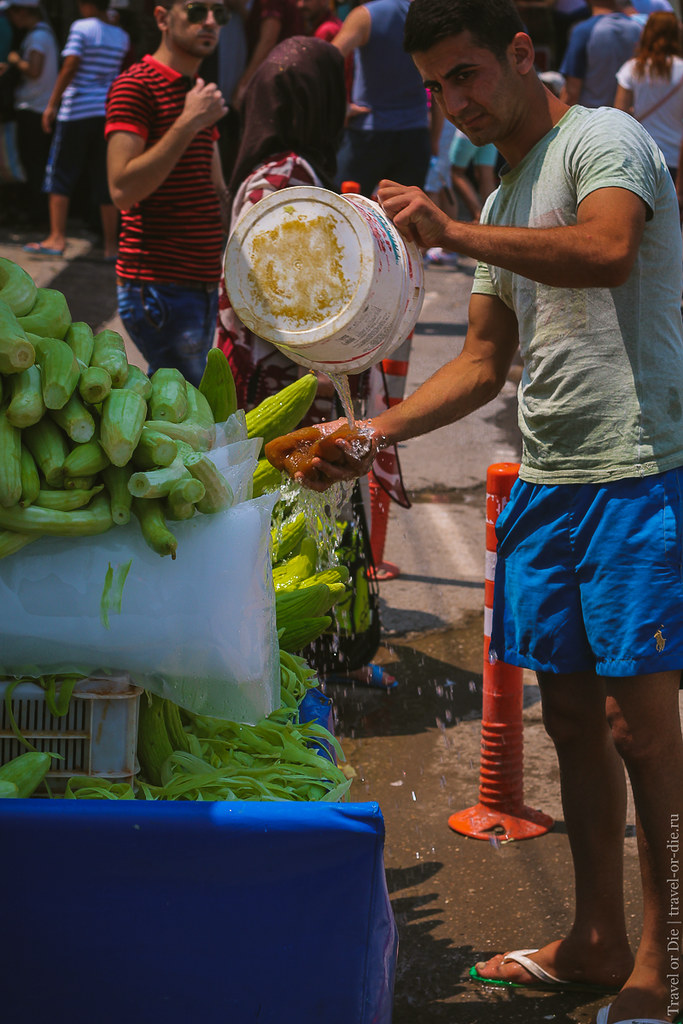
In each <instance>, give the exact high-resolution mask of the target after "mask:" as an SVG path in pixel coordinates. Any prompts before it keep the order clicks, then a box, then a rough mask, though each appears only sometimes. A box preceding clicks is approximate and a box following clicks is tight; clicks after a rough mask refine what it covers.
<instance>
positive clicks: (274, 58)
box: [216, 36, 346, 422]
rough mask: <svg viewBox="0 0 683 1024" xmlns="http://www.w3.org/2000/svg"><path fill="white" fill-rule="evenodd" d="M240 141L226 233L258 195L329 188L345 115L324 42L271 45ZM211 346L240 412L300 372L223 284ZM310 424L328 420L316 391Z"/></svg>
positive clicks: (329, 403)
mask: <svg viewBox="0 0 683 1024" xmlns="http://www.w3.org/2000/svg"><path fill="white" fill-rule="evenodd" d="M241 113H242V129H241V136H240V137H241V141H240V145H239V149H238V152H237V156H236V158H235V165H234V168H233V171H232V175H231V177H230V182H229V185H228V192H229V201H230V203H231V214H230V218H231V221H230V229H231V231H233V230H234V228H235V225H236V224H237V223H238V221H239V220H240V218H241V217H242V216H244V214H245V213H246V212H247V210H249V209H250V208H251V207H252V206H253V205H254V203H256V202H258V201H259V199H263V197H264V196H267V195H270V193H272V192H277V191H279V190H280V189H282V188H289V187H291V186H293V185H317V186H322V187H323V188H329V189H331V188H334V185H333V179H334V174H335V171H336V165H337V158H336V153H337V145H338V143H339V139H340V137H341V133H342V129H343V126H344V117H345V113H346V92H345V86H344V60H343V58H342V56H341V54H340V53H339V51H338V50H336V49H335V47H334V46H332V45H331V44H330V43H326V42H324V41H323V40H320V39H315V38H309V37H307V36H292V37H291V38H290V39H286V40H285V41H284V42H282V43H280V44H279V45H278V46H276V47H275V48H274V49H273V50H272V51H271V52H270V54H269V55H268V57H266V59H265V61H264V62H263V63H262V64H261V65H260V67H259V69H258V71H257V72H256V74H255V75H254V77H253V79H252V80H251V82H250V83H249V87H248V89H247V91H246V94H245V97H244V105H243V108H242V112H241ZM218 309H219V311H218V327H217V337H216V344H217V346H218V347H219V348H221V349H222V350H223V352H224V353H225V355H226V356H227V359H228V362H229V363H230V367H231V369H232V372H233V376H234V378H235V384H236V387H237V399H238V403H239V406H240V408H243V409H252V408H253V407H254V406H255V405H258V404H259V402H261V401H263V399H264V398H266V397H267V396H268V395H272V394H274V393H275V392H276V391H279V390H281V388H283V387H285V385H287V384H290V383H291V382H292V381H293V380H296V378H297V377H299V376H300V375H301V374H302V373H304V372H305V371H304V370H303V369H302V368H301V367H300V366H297V365H296V364H295V363H293V362H292V361H291V359H288V358H287V356H285V355H283V354H282V353H281V352H280V351H279V349H277V348H275V346H274V345H271V344H270V342H268V341H265V340H264V339H262V338H259V337H258V336H257V335H255V334H252V332H251V331H249V330H248V329H247V328H246V327H244V325H243V324H242V323H240V321H239V320H238V319H237V317H236V316H235V314H234V312H233V310H232V307H231V305H230V300H229V298H228V295H227V292H226V289H225V284H224V282H221V284H220V290H219V300H218ZM321 390H322V391H323V392H324V394H323V395H319V396H318V397H317V398H316V401H315V403H314V407H313V409H312V410H311V413H310V414H309V419H310V420H311V422H318V421H319V420H321V419H330V418H333V416H332V413H333V405H334V391H333V389H332V386H331V384H330V386H329V387H327V388H325V387H324V386H321Z"/></svg>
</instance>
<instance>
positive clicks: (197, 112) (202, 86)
mask: <svg viewBox="0 0 683 1024" xmlns="http://www.w3.org/2000/svg"><path fill="white" fill-rule="evenodd" d="M227 112H228V106H227V104H226V102H225V100H224V99H223V94H222V93H221V91H220V89H219V88H218V86H217V85H216V83H215V82H205V81H204V79H203V78H198V79H197V81H196V82H195V83H194V85H193V86H192V88H191V89H190V91H189V92H188V94H187V96H186V97H185V106H184V108H183V112H182V114H181V115H180V117H179V118H178V121H185V122H189V123H191V124H192V127H193V128H194V129H195V131H196V132H199V131H201V130H202V128H209V127H210V126H211V125H214V124H215V123H216V121H220V119H221V118H222V117H224V116H225V114H227Z"/></svg>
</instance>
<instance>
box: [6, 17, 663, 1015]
mask: <svg viewBox="0 0 683 1024" xmlns="http://www.w3.org/2000/svg"><path fill="white" fill-rule="evenodd" d="M109 6H110V5H109V3H108V2H107V0H90V2H86V0H80V3H79V7H80V13H81V18H80V19H78V20H77V21H76V22H75V23H74V24H73V25H72V27H71V30H70V32H69V35H68V38H67V40H66V42H65V44H64V46H63V47H62V50H61V54H60V55H59V56H58V55H57V52H56V51H57V46H56V41H55V39H54V37H53V35H52V34H51V30H50V27H49V25H48V24H47V23H46V22H45V20H44V19H43V18H42V17H41V9H40V5H39V3H36V2H31V0H22V2H20V3H9V4H2V7H3V8H5V9H6V10H5V11H4V12H3V13H6V16H7V18H8V19H9V23H10V27H11V29H12V32H13V33H14V36H13V39H11V40H10V44H9V45H10V46H13V47H14V48H11V49H9V51H8V52H7V54H6V55H5V57H4V61H3V63H2V69H3V70H4V72H5V73H6V74H9V73H10V72H11V73H12V74H14V73H16V75H17V76H18V77H17V78H16V79H15V84H14V86H13V90H14V91H13V106H14V108H15V112H16V113H17V114H21V116H20V117H18V118H17V125H18V126H19V125H21V127H20V132H19V136H20V138H22V139H24V142H23V143H22V145H23V146H25V147H26V148H25V149H24V150H23V151H22V152H24V153H25V156H24V157H23V159H24V160H25V164H26V182H25V185H26V189H27V193H28V191H29V190H30V191H31V194H32V195H35V194H36V189H37V188H38V182H39V180H40V177H41V174H40V167H41V165H42V162H43V161H45V169H44V174H43V181H42V184H41V186H40V188H41V192H42V193H43V194H44V195H47V196H48V206H47V213H48V215H49V222H48V223H49V228H48V233H47V234H46V235H45V237H44V238H43V239H42V240H41V241H39V242H37V243H34V244H33V245H31V246H29V251H30V252H31V253H32V254H33V255H34V256H35V257H36V258H40V257H41V256H43V255H54V254H55V253H58V254H61V253H63V252H64V251H65V246H66V245H67V242H66V223H67V216H68V212H69V201H70V199H71V197H72V196H73V195H74V191H75V189H76V186H77V184H78V182H79V181H80V180H81V178H82V175H83V174H84V173H86V174H87V175H89V179H90V185H91V189H92V196H93V199H94V201H95V202H96V203H97V204H98V205H99V209H100V212H101V217H102V231H103V238H104V252H105V257H107V258H111V259H112V260H115V273H116V277H117V286H118V301H119V312H120V315H121V319H122V320H123V323H124V325H125V327H126V330H127V331H128V332H129V334H130V336H131V338H132V340H133V341H134V342H135V344H136V345H137V346H138V348H139V349H140V351H141V352H142V353H143V355H144V357H145V358H146V359H147V360H148V363H149V367H150V369H151V370H154V369H155V368H156V367H158V366H161V365H167V366H168V365H176V366H178V367H179V368H180V369H181V370H182V371H183V373H184V374H185V375H186V376H187V378H188V379H189V380H191V381H194V382H197V381H198V379H199V377H200V376H201V372H202V369H203V366H204V363H205V361H206V355H207V352H208V350H209V349H210V347H211V346H212V345H214V344H218V345H219V346H220V347H221V348H222V350H223V351H224V352H225V353H226V356H227V357H228V359H229V361H230V364H231V366H232V369H233V373H234V375H235V378H236V385H237V389H238V394H239V395H240V399H241V402H242V404H243V405H244V406H245V407H247V408H248V407H250V406H253V405H254V404H256V403H257V402H258V401H259V400H261V399H262V398H263V397H265V396H266V395H267V394H270V393H272V392H273V391H275V390H277V389H279V388H280V387H281V386H282V384H283V383H284V382H286V381H287V380H289V379H291V378H292V376H293V375H295V374H298V372H299V370H298V368H296V367H293V366H292V364H290V363H289V362H288V361H287V360H286V358H285V357H283V356H282V355H281V354H280V353H279V352H277V351H276V350H274V349H273V348H272V346H269V345H268V344H267V343H266V342H265V341H263V340H262V339H259V338H257V337H255V336H254V335H253V334H250V333H249V332H248V331H246V330H245V329H244V327H243V326H242V325H241V324H240V323H239V321H238V320H237V319H236V317H235V316H234V314H233V311H232V309H231V307H230V301H229V298H228V295H227V292H226V289H225V286H224V284H223V283H222V275H221V269H222V268H221V257H222V252H223V249H224V245H225V239H226V236H228V235H229V233H230V231H231V230H232V228H234V226H235V224H236V223H237V221H238V220H239V218H240V217H241V216H243V214H244V212H245V211H246V210H248V209H249V208H250V206H251V205H252V204H253V203H254V202H256V201H257V200H258V199H259V198H261V197H262V196H264V195H266V194H268V193H270V192H273V191H276V190H278V189H281V188H284V187H286V186H287V185H290V184H295V183H303V184H311V185H323V186H326V187H330V188H335V189H340V188H341V187H342V185H343V183H344V182H348V181H353V182H355V183H357V184H358V187H359V188H360V190H361V191H362V192H363V193H365V194H366V195H372V194H373V193H375V192H376V193H377V194H378V196H379V199H380V201H381V203H382V205H383V208H384V210H385V212H386V213H387V215H388V216H390V217H391V218H392V220H393V221H394V224H395V226H396V227H397V228H398V230H400V231H401V232H402V233H403V234H404V235H405V237H406V238H409V239H412V240H414V241H416V242H417V243H418V244H419V245H420V246H421V248H422V249H423V250H424V251H425V252H426V253H428V254H430V253H431V257H428V258H431V260H432V261H433V262H435V263H438V262H445V261H446V260H447V259H449V258H451V259H452V258H455V259H457V255H458V254H461V255H464V256H466V257H468V258H470V259H473V260H475V261H476V271H475V274H474V283H473V291H472V297H471V302H470V308H469V322H468V329H467V336H466V339H465V343H464V347H463V349H462V352H461V353H460V354H459V355H458V356H457V357H456V358H455V359H454V360H453V361H452V362H450V363H448V364H447V365H446V366H444V367H443V368H442V369H441V370H439V371H438V372H437V373H436V374H435V375H434V376H433V377H432V378H430V380H428V381H427V382H426V383H424V384H423V385H421V386H420V387H419V388H418V389H417V390H416V391H415V392H414V393H413V394H411V395H410V396H409V397H408V398H407V399H406V400H405V401H402V402H401V401H399V402H395V403H391V404H389V403H388V402H386V403H385V406H384V408H383V409H382V411H378V409H377V405H376V404H375V406H374V407H372V415H371V416H370V417H369V418H368V419H367V421H366V423H365V426H366V428H367V432H368V436H369V437H370V438H371V446H370V451H369V454H368V456H367V457H366V458H364V459H362V460H360V461H359V459H358V455H357V452H356V451H354V449H353V448H352V447H351V446H350V445H349V444H348V443H347V442H345V441H343V440H340V441H338V442H337V443H336V455H337V458H336V461H334V462H331V461H322V460H320V459H315V460H313V464H312V466H311V467H310V470H309V471H307V473H306V474H304V476H303V478H302V482H303V483H305V484H306V485H307V486H309V487H311V488H313V489H316V490H323V489H325V488H327V487H328V486H329V485H330V484H331V483H332V482H334V481H337V480H351V479H355V478H356V477H358V476H359V475H360V474H362V473H364V472H370V471H372V472H374V473H375V474H376V475H377V474H378V473H380V474H381V472H382V466H384V473H385V475H384V479H385V481H388V483H387V488H388V489H389V490H391V489H392V486H393V487H394V493H395V496H396V497H397V499H398V500H400V498H401V494H400V491H401V490H402V487H399V484H400V471H398V470H397V463H396V462H395V461H394V462H392V461H391V460H389V461H388V462H387V461H386V456H387V454H388V453H389V452H391V450H392V449H391V446H394V445H395V444H397V443H398V442H400V441H404V440H406V439H408V438H410V437H414V436H416V435H418V434H423V433H426V432H428V431H430V430H433V429H435V428H437V427H439V426H442V425H444V424H446V423H449V422H452V421H454V420H457V419H459V418H461V417H463V416H465V415H467V414H468V413H469V412H471V411H472V410H473V409H476V408H478V407H480V406H481V405H483V404H484V403H486V402H488V401H489V400H491V398H492V397H494V396H495V395H496V394H497V393H498V391H499V390H500V388H501V387H502V386H503V383H504V382H505V380H506V377H507V373H508V370H509V368H510V364H511V361H512V359H513V358H514V357H515V354H516V352H517V350H518V349H519V350H520V352H521V356H522V360H523V363H524V371H523V375H522V380H521V384H520V389H519V420H520V427H521V432H522V438H523V456H522V465H521V469H520V479H519V480H518V481H517V483H516V484H515V488H514V489H513V493H512V497H511V500H510V502H509V503H508V505H507V506H506V508H505V510H504V512H503V514H502V515H501V516H500V517H499V520H498V524H497V534H498V557H497V564H496V580H495V605H494V611H493V628H492V636H491V650H492V652H494V656H497V657H498V658H500V659H501V660H503V661H504V662H507V663H510V664H515V665H522V666H526V667H528V668H530V669H533V670H535V671H536V673H537V676H538V679H539V685H540V690H541V697H542V701H543V713H544V721H545V724H546V728H547V730H548V732H549V734H550V736H551V737H552V739H553V741H554V743H555V746H556V750H557V755H558V761H559V765H560V778H561V786H562V798H563V807H564V813H565V821H566V827H567V832H568V835H569V840H570V845H571V850H572V856H573V860H574V868H575V881H576V915H575V919H574V922H573V924H572V926H571V928H570V930H569V932H568V934H567V935H564V936H559V937H558V938H557V939H556V940H554V941H553V942H551V943H549V944H548V945H546V946H544V947H542V948H540V949H526V948H525V949H521V950H515V951H511V952H508V953H505V954H502V953H501V954H500V955H496V956H494V957H492V958H491V959H490V960H488V961H482V962H480V963H478V964H477V965H475V967H473V977H475V978H477V979H478V981H479V982H481V983H493V984H498V985H522V986H526V985H531V986H536V987H538V986H540V987H546V988H549V989H553V988H555V989H557V988H560V989H561V988H563V987H565V986H566V987H572V986H577V985H579V986H581V985H588V986H591V988H592V990H594V991H595V990H596V989H598V988H599V989H600V990H601V991H604V992H605V993H607V992H612V994H613V995H612V1002H611V1003H610V1004H607V1003H606V1004H605V1006H603V1007H602V1008H601V1010H600V1012H599V1014H598V1017H597V1024H617V1022H625V1024H637V1022H638V1021H645V1020H647V1021H655V1022H657V1021H659V1022H663V1024H668V1022H669V1021H671V1020H672V1019H675V1018H676V1016H677V1014H679V1013H680V1006H678V1004H677V1003H674V998H673V996H672V988H671V984H670V978H669V975H670V958H669V959H667V941H668V938H669V939H670V934H671V933H670V930H669V931H667V929H669V925H670V913H671V887H670V885H669V881H670V879H669V873H670V869H671V856H670V851H669V847H668V846H667V841H668V837H669V835H670V832H671V827H672V824H671V823H672V822H673V821H676V822H677V823H678V822H679V821H680V815H681V814H682V813H683V806H682V805H681V799H682V794H683V739H682V737H681V726H680V719H679V714H678V701H679V683H680V678H681V670H682V669H683V332H682V324H681V315H680V303H681V276H682V275H681V268H682V263H683V253H682V246H681V220H680V197H681V195H683V188H682V187H681V182H680V179H679V172H680V169H681V166H682V165H683V159H681V143H682V139H683V55H682V51H681V25H680V23H679V20H678V17H677V14H676V13H675V11H674V10H673V9H672V7H671V5H670V3H669V2H668V0H596V2H593V3H587V2H584V0H555V2H554V3H543V2H540V0H537V2H536V3H531V2H528V3H522V2H520V3H515V2H514V0H369V2H368V3H366V4H360V5H356V6H353V7H351V8H350V9H343V8H341V7H339V8H337V9H336V10H335V9H334V8H333V7H332V6H331V5H330V4H329V3H328V2H326V0H252V3H251V5H245V6H243V5H242V3H241V0H234V2H231V3H227V2H226V3H223V2H220V0H208V2H199V0H167V2H165V3H159V4H156V5H153V16H154V19H155V22H156V26H157V28H158V32H159V37H158V40H159V41H158V44H157V46H156V48H155V49H154V50H153V51H152V52H150V53H147V54H144V55H143V56H142V58H141V59H140V60H136V61H134V62H133V63H130V64H129V66H127V67H125V68H124V67H123V65H124V62H125V61H126V59H127V55H128V54H129V49H130V38H129V36H128V34H127V33H126V32H125V31H124V30H123V29H122V28H121V26H120V25H119V24H114V21H115V20H116V19H112V18H111V12H110V11H109V10H108V8H109ZM539 12H541V13H542V14H543V15H545V21H544V20H543V19H542V18H539ZM542 25H545V26H547V28H548V35H547V37H544V38H541V31H540V29H538V28H536V29H534V26H542ZM229 26H232V29H231V28H230V27H229ZM221 31H227V32H228V33H229V36H228V35H226V37H225V38H226V45H225V46H224V47H221V46H220V33H221ZM534 31H536V34H537V36H538V44H539V45H538V48H537V49H535V48H534V39H533V35H534ZM1 38H2V36H1V35H0V39H1ZM228 43H229V44H228ZM548 54H550V55H551V57H550V59H549V60H548ZM217 55H218V56H219V57H220V58H221V61H222V66H219V67H217V68H214V70H213V72H211V73H209V71H210V68H211V60H212V59H214V58H215V57H216V56H217ZM539 55H542V56H543V57H544V59H543V64H544V66H543V67H540V66H539V64H540V63H541V62H540V59H539ZM233 58H234V60H233ZM231 61H232V62H231ZM228 79H229V83H230V84H229V85H224V84H221V83H223V82H224V81H225V82H227V81H228ZM22 111H26V114H25V115H24V114H22V113H21V112H22ZM29 114H30V115H31V116H29ZM222 130H223V131H224V132H226V133H227V134H228V135H229V136H230V138H229V144H228V145H227V146H226V145H223V146H221V145H220V144H219V139H220V134H221V131H222ZM39 131H40V132H43V133H45V134H46V135H48V136H49V137H50V140H51V141H50V146H49V152H47V156H46V155H45V154H46V147H45V140H43V139H42V137H41V138H40V145H39V144H38V141H37V137H36V136H37V133H38V132H39ZM27 136H28V137H30V139H31V142H30V144H27V143H26V137H27ZM41 147H42V148H41ZM430 161H431V166H430ZM37 212H38V211H36V213H37ZM67 251H68V250H67ZM375 382H376V378H375ZM366 385H367V386H366V394H365V396H364V397H365V398H366V400H368V401H370V399H372V397H373V388H374V387H375V384H373V380H372V378H368V380H367V381H366ZM358 397H359V398H360V397H362V396H360V395H359V396H358ZM374 397H375V399H376V398H377V394H376V392H375V395H374ZM380 408H381V403H380ZM314 417H315V418H316V419H318V420H320V421H322V420H324V421H326V422H325V425H324V426H323V427H322V428H321V429H322V430H323V431H331V430H333V429H334V428H335V426H337V425H338V423H337V422H335V420H334V414H333V411H332V406H331V392H330V390H329V382H328V383H327V384H326V382H325V380H324V379H321V381H320V393H319V400H318V402H317V403H316V408H315V409H314ZM291 444H292V445H295V444H296V436H294V437H293V438H292V439H291ZM394 458H395V457H394ZM383 459H385V462H384V463H383V462H382V460H383ZM392 474H393V477H392ZM376 668H377V666H374V667H373V666H371V665H369V666H362V667H361V669H359V670H358V673H359V675H358V679H359V681H361V680H362V681H365V682H367V683H370V684H371V685H379V686H383V687H385V688H388V687H390V686H392V685H394V683H395V680H393V679H391V677H387V675H386V673H384V672H382V671H381V669H380V670H379V672H376V671H374V669H376ZM624 768H625V769H626V773H627V775H628V777H629V779H630V782H631V786H632V790H633V796H634V801H635V808H636V815H637V831H638V849H639V857H640V863H641V873H642V880H643V901H644V902H643V905H644V914H643V928H642V936H641V941H640V945H639V948H638V950H637V951H636V953H635V956H634V955H633V954H632V952H631V949H630V945H629V941H628V936H627V929H626V923H625V914H624V904H623V891H622V890H623V886H622V878H623V869H622V863H623V839H624V827H625V808H626V799H625V792H626V791H625V782H624V779H625V776H624ZM668 880H669V881H668ZM667 937H668V938H667Z"/></svg>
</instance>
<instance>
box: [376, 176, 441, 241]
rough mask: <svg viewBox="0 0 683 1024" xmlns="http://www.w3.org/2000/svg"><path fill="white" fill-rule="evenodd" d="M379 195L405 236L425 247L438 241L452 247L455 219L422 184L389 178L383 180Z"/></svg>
mask: <svg viewBox="0 0 683 1024" xmlns="http://www.w3.org/2000/svg"><path fill="white" fill-rule="evenodd" d="M377 197H378V199H379V201H380V203H381V205H382V209H383V210H384V212H385V213H386V214H387V216H388V217H390V218H391V220H392V221H393V222H394V224H395V225H396V227H397V228H398V230H399V231H400V232H401V234H402V235H403V237H404V238H407V239H408V240H409V241H411V242H416V243H417V244H418V245H420V246H422V247H423V248H424V249H429V248H431V247H432V246H435V245H441V246H443V247H444V248H445V249H450V248H451V247H450V246H449V244H448V227H449V225H451V224H452V221H451V219H450V217H448V216H447V215H446V214H445V213H444V212H443V210H440V209H439V207H438V206H436V204H435V203H433V202H432V201H431V199H430V198H429V197H428V196H426V195H425V193H424V192H423V191H422V189H421V188H418V187H417V186H416V185H400V184H399V183H398V182H397V181H387V180H386V179H385V180H384V181H380V183H379V186H378V188H377Z"/></svg>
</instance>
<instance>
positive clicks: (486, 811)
mask: <svg viewBox="0 0 683 1024" xmlns="http://www.w3.org/2000/svg"><path fill="white" fill-rule="evenodd" d="M518 471H519V466H518V465H517V464H516V463H511V462H502V463H497V464H496V465H493V466H489V470H488V473H487V477H486V492H487V493H486V583H485V593H484V693H483V706H482V716H481V765H480V773H479V803H477V804H475V805H474V807H468V808H467V809H466V810H464V811H457V812H456V813H455V814H451V816H450V818H449V819H448V824H449V826H450V827H451V828H452V829H453V830H454V831H455V832H460V833H462V834H463V835H466V836H470V837H471V838H473V839H491V838H493V837H496V838H498V839H501V840H509V839H531V838H532V837H533V836H540V835H543V834H544V833H545V832H548V831H549V829H551V828H552V827H553V824H554V822H553V819H552V818H550V817H548V815H547V814H544V813H543V812H542V811H536V810H533V809H531V808H530V807H526V806H525V804H524V758H523V748H524V733H523V725H522V697H523V684H522V680H523V671H522V669H521V668H518V667H517V666H515V665H506V664H504V663H503V662H501V661H495V662H493V663H492V662H491V661H489V643H490V640H491V619H492V612H493V581H494V574H495V565H496V546H497V543H496V533H495V524H496V519H497V518H498V516H499V515H500V513H501V512H502V510H503V508H504V506H505V504H506V503H507V500H508V498H509V496H510V491H511V490H512V485H513V484H514V482H515V479H516V478H517V473H518Z"/></svg>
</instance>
